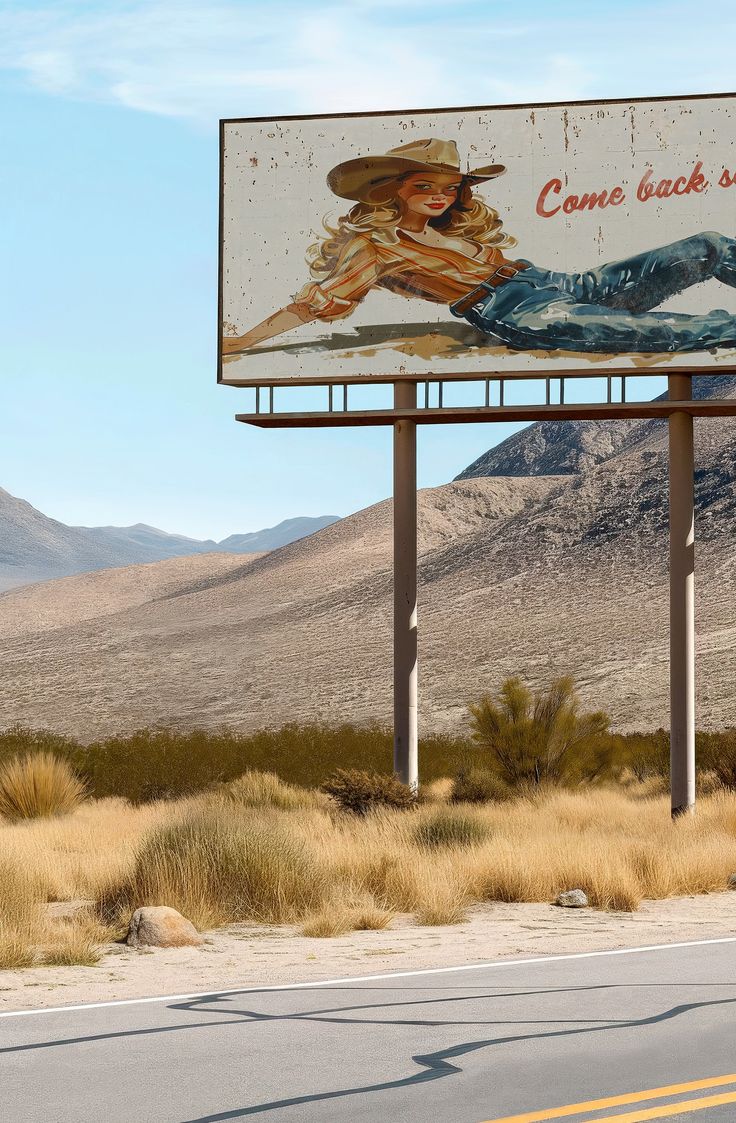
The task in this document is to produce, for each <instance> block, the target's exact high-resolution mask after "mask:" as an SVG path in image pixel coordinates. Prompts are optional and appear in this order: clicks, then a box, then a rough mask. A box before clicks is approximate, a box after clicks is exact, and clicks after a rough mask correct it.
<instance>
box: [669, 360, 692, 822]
mask: <svg viewBox="0 0 736 1123" xmlns="http://www.w3.org/2000/svg"><path fill="white" fill-rule="evenodd" d="M668 396H669V398H670V399H672V400H674V401H690V400H691V398H692V376H691V375H688V374H671V375H670V376H669V380H668ZM694 474H695V463H694V447H693V418H692V415H691V414H689V413H671V414H670V418H669V484H670V788H671V795H672V816H673V818H676V817H678V816H679V815H685V814H688V813H692V812H693V811H694V810H695V497H694V486H695V485H694Z"/></svg>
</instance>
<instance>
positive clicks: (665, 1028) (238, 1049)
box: [0, 941, 736, 1123]
mask: <svg viewBox="0 0 736 1123" xmlns="http://www.w3.org/2000/svg"><path fill="white" fill-rule="evenodd" d="M693 1085H694V1086H693ZM642 1092H644V1093H645V1094H644V1095H643V1096H642V1095H641V1093H642ZM610 1097H614V1102H611V1100H610ZM606 1100H608V1102H606ZM565 1105H568V1107H567V1110H564V1111H561V1110H559V1109H560V1108H563V1107H565ZM553 1109H558V1110H553ZM517 1114H520V1115H521V1119H522V1120H523V1121H524V1123H532V1121H534V1120H545V1119H557V1118H565V1119H567V1118H570V1119H571V1120H572V1121H573V1123H580V1121H582V1120H595V1121H596V1123H603V1121H606V1123H607V1121H609V1120H613V1119H615V1120H616V1121H617V1123H622V1121H624V1123H635V1121H638V1120H644V1119H659V1118H670V1117H673V1118H677V1119H679V1120H683V1121H686V1120H691V1119H692V1120H695V1119H697V1120H698V1121H702V1123H707V1121H709V1120H718V1121H720V1123H733V1121H734V1120H736V941H726V942H709V943H700V944H696V945H690V946H682V947H671V948H665V949H653V950H639V951H635V952H631V953H627V954H595V955H591V956H589V957H585V958H580V957H566V958H562V957H560V958H554V959H547V960H543V961H528V962H525V963H516V964H509V963H506V964H503V963H501V964H496V965H486V966H482V967H478V968H473V969H471V970H457V969H449V970H447V971H432V972H422V973H417V974H414V975H400V974H396V975H393V976H390V977H388V976H387V977H383V978H373V979H357V980H352V981H341V982H335V983H330V984H325V985H313V984H310V985H309V986H305V987H293V988H289V989H278V990H277V989H262V990H254V989H249V990H243V991H239V992H237V993H233V992H229V993H223V994H220V995H217V994H211V995H206V996H201V995H200V996H196V997H193V998H185V999H181V998H178V999H167V1000H163V1001H155V1002H150V1001H149V1002H144V1003H135V1002H134V1003H119V1004H110V1005H107V1006H102V1007H96V1008H95V1007H83V1008H77V1009H72V1010H57V1011H43V1012H34V1013H32V1014H28V1015H21V1016H17V1015H3V1016H2V1017H0V1119H1V1120H2V1123H41V1121H43V1123H67V1121H70V1123H71V1121H74V1123H98V1121H99V1123H130V1121H131V1120H134V1121H135V1123H195V1121H196V1123H204V1121H205V1120H207V1121H213V1123H214V1121H215V1120H231V1119H246V1118H248V1117H250V1116H255V1117H262V1118H264V1119H269V1120H273V1121H274V1123H276V1121H278V1123H290V1121H297V1120H298V1121H299V1123H302V1121H304V1123H329V1121H332V1120H349V1121H351V1123H353V1121H356V1123H357V1121H362V1120H371V1121H376V1120H380V1121H381V1123H383V1121H386V1123H392V1121H394V1120H402V1121H403V1120H411V1121H412V1123H439V1121H451V1123H485V1121H488V1120H497V1119H499V1118H504V1119H505V1118H506V1117H508V1116H515V1115H517ZM519 1123H521V1120H520V1121H519Z"/></svg>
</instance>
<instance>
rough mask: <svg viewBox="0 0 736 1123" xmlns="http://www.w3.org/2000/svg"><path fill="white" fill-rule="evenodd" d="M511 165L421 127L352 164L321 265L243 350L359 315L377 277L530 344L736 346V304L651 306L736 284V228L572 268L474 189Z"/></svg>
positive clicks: (228, 348) (250, 334)
mask: <svg viewBox="0 0 736 1123" xmlns="http://www.w3.org/2000/svg"><path fill="white" fill-rule="evenodd" d="M504 171H505V168H504V167H503V166H502V165H499V164H494V165H492V166H490V167H483V168H477V169H475V170H473V171H468V172H463V171H461V170H460V158H459V156H458V151H457V148H456V146H455V144H454V143H453V142H452V141H445V140H420V141H414V142H413V143H410V144H403V145H401V146H400V147H398V148H393V149H391V150H390V151H388V152H387V153H385V154H384V155H381V156H365V157H361V158H359V159H355V160H348V161H346V162H345V163H342V164H339V165H338V166H337V167H336V168H333V170H332V171H331V172H330V174H329V175H328V177H327V183H328V185H329V187H330V188H331V190H332V191H333V192H334V193H335V194H336V195H338V196H340V198H343V199H350V200H352V201H354V203H355V205H354V206H353V207H352V208H351V209H350V211H349V212H348V214H347V215H346V216H345V217H344V218H341V219H340V220H339V223H338V225H337V228H336V229H334V230H333V229H331V228H330V227H327V230H328V232H329V237H327V238H325V239H324V240H322V241H321V242H320V243H318V244H317V245H316V246H313V247H312V249H311V251H310V271H311V273H312V276H313V277H314V278H315V279H314V280H313V281H312V282H310V283H309V284H306V285H305V286H304V288H302V289H301V290H300V292H298V293H297V294H296V296H295V297H294V300H293V301H292V302H291V303H290V304H288V305H287V306H286V307H285V308H282V309H281V310H280V311H278V312H275V313H274V314H273V315H272V316H269V317H268V319H266V320H264V321H263V322H262V323H260V324H258V325H257V326H256V327H254V328H251V330H250V331H247V332H246V333H245V334H244V335H240V336H230V337H226V338H224V339H223V351H224V352H225V353H226V354H234V353H237V352H239V351H243V350H245V349H247V348H249V347H253V346H254V345H257V344H259V343H262V342H264V341H265V340H267V339H271V338H273V337H274V336H277V335H281V334H282V333H283V332H286V331H290V330H291V329H292V328H296V327H299V326H300V325H301V324H306V323H310V322H311V321H313V320H322V321H327V322H330V321H333V320H339V319H342V318H343V317H345V316H349V315H350V313H351V312H352V311H353V310H354V309H355V307H356V305H357V304H358V303H359V302H360V301H362V300H363V298H364V297H365V296H366V295H367V294H368V293H369V292H370V291H371V289H374V288H385V289H390V290H391V291H392V292H398V293H402V294H404V295H405V296H411V297H421V298H422V299H424V300H430V301H433V302H434V303H436V304H444V305H447V306H449V310H450V311H451V312H452V313H453V314H454V315H455V316H460V317H464V318H465V319H466V320H468V321H469V322H470V323H471V324H472V325H473V327H475V328H477V329H479V330H480V331H481V332H484V333H485V334H486V335H487V336H488V337H489V343H494V344H496V345H497V344H498V343H499V342H500V343H504V344H506V345H507V346H508V347H512V348H515V349H517V350H530V349H534V350H556V349H558V348H559V349H565V350H568V351H588V352H604V353H622V352H667V351H684V352H686V351H702V350H706V349H708V348H712V347H722V346H730V347H736V316H734V315H733V314H731V313H729V312H725V311H723V310H720V309H717V310H714V311H711V312H706V313H704V314H702V315H682V314H678V313H675V312H653V311H651V309H653V308H656V307H657V306H658V305H660V304H662V302H663V301H665V300H667V299H668V298H669V297H671V296H673V295H674V294H675V293H679V292H682V291H683V290H684V289H686V288H688V287H689V286H690V285H695V284H698V283H699V282H701V281H706V280H709V279H710V278H716V279H717V280H719V281H723V282H724V283H725V284H727V285H730V286H732V287H736V240H734V239H733V238H729V237H726V236H724V235H722V234H716V233H703V234H695V235H693V236H692V237H690V238H685V239H683V240H681V241H678V242H674V243H673V244H672V245H668V246H662V247H659V248H658V249H653V250H650V251H648V252H645V253H641V254H637V255H636V256H634V257H630V258H627V259H626V260H623V261H616V262H611V263H609V264H607V265H602V266H600V267H599V268H597V269H590V270H588V271H586V272H584V273H560V272H557V271H556V270H552V269H543V268H540V267H538V266H536V265H533V264H532V263H531V262H529V261H525V260H521V261H515V260H513V259H511V258H509V257H508V256H507V254H506V251H507V250H508V248H509V247H510V246H513V245H514V244H515V241H514V239H513V238H511V237H509V236H508V235H506V234H505V233H504V231H503V230H502V225H501V220H500V218H499V216H498V214H497V212H496V211H494V210H493V209H492V208H491V207H489V206H488V205H487V204H486V203H484V202H483V201H482V200H481V199H479V198H478V197H477V195H475V194H474V193H473V187H474V186H475V185H476V184H479V183H484V182H485V181H487V180H490V179H494V178H495V177H496V176H499V175H501V174H502V173H503V172H504Z"/></svg>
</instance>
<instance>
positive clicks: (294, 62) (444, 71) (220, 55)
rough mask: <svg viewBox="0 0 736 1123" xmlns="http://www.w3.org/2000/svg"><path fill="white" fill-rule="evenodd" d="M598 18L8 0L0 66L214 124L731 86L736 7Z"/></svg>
mask: <svg viewBox="0 0 736 1123" xmlns="http://www.w3.org/2000/svg"><path fill="white" fill-rule="evenodd" d="M590 7H591V6H590V5H589V4H583V3H580V2H578V0H570V2H569V3H568V5H567V7H566V9H565V13H566V14H565V18H564V19H562V18H559V17H558V16H556V15H554V16H553V15H551V14H550V9H549V6H548V5H542V4H541V3H538V2H537V0H527V3H525V5H524V6H523V9H522V11H523V16H522V18H521V19H519V18H516V17H510V16H508V15H507V14H506V10H505V8H504V7H502V6H501V5H499V4H494V2H493V0H483V2H480V0H464V2H463V0H458V2H457V3H456V4H455V5H454V6H448V5H447V4H446V3H445V2H444V0H442V2H440V0H402V2H401V4H400V5H396V4H395V3H394V2H393V0H352V2H343V3H340V4H336V3H321V4H320V3H319V2H315V3H314V4H313V5H311V6H308V5H305V4H303V3H299V2H296V0H277V2H275V3H270V4H269V3H265V2H264V3H251V2H250V0H245V2H244V0H213V2H207V0H202V2H200V3H196V4H195V3H190V2H188V0H153V2H141V0H133V2H127V3H114V4H111V3H109V2H104V3H96V4H95V3H90V2H86V3H85V2H81V0H78V2H76V3H75V2H69V0H60V2H58V3H55V4H53V5H47V6H45V7H44V6H41V5H34V4H33V3H31V4H30V5H29V3H28V2H27V0H24V2H23V3H22V4H17V3H15V4H14V3H12V0H11V3H10V4H6V6H5V8H4V10H3V11H2V12H0V68H2V69H5V70H6V71H10V72H13V73H14V74H15V75H16V78H17V79H19V80H20V81H21V82H23V83H26V84H27V85H29V86H32V87H33V88H35V89H37V90H42V91H44V92H45V93H48V94H50V95H55V96H62V97H68V98H76V99H83V100H95V101H102V102H111V103H116V104H119V105H123V106H127V107H129V108H131V109H137V110H142V111H145V112H149V113H157V114H165V115H170V116H177V117H185V118H192V119H195V120H198V121H204V122H211V121H213V120H214V119H215V118H217V117H219V116H237V115H243V116H247V115H248V114H259V113H268V112H274V113H279V112H280V113H288V112H330V111H339V110H345V111H349V110H360V109H382V108H389V107H391V108H395V107H397V106H421V105H452V104H455V105H459V104H463V103H471V104H479V103H482V102H484V101H485V102H494V101H506V102H508V101H524V100H529V101H534V100H539V101H544V100H558V99H562V98H582V97H592V96H626V95H627V94H629V93H630V94H637V93H644V94H647V93H656V92H662V93H667V92H687V91H688V90H693V89H695V88H698V87H699V88H701V89H707V88H708V85H709V84H710V85H711V86H713V87H714V88H717V87H719V86H721V84H722V82H723V81H727V78H726V76H727V75H730V73H731V67H732V62H731V54H732V50H731V46H730V44H731V43H732V42H733V31H734V27H733V23H734V18H733V15H732V8H731V4H730V0H729V2H728V4H727V3H726V2H725V0H714V2H713V3H711V5H710V13H709V20H701V21H700V22H699V23H697V24H696V25H693V22H692V20H691V18H690V17H691V9H690V6H689V4H688V5H685V4H684V3H681V2H679V0H678V3H675V4H673V3H669V4H667V5H664V4H662V3H651V2H650V3H643V4H642V3H640V4H638V5H637V6H636V7H634V6H629V0H618V3H617V4H616V5H614V4H613V3H609V2H608V0H600V2H599V3H598V4H597V5H596V6H595V13H594V14H591V13H590ZM714 23H715V24H716V25H718V34H717V35H715V34H714V29H713V25H714ZM686 25H687V27H688V31H687V36H685V35H684V34H683V33H682V31H681V30H680V29H681V28H682V27H684V26H686ZM653 44H656V49H655V50H653V49H652V45H653ZM624 66H625V69H624ZM701 75H702V77H701ZM706 76H707V77H706Z"/></svg>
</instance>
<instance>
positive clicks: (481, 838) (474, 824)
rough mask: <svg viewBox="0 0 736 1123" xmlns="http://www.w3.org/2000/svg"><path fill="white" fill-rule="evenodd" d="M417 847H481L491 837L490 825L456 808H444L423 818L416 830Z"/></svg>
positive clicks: (468, 812) (470, 813)
mask: <svg viewBox="0 0 736 1123" xmlns="http://www.w3.org/2000/svg"><path fill="white" fill-rule="evenodd" d="M413 833H414V841H415V842H416V844H417V846H423V847H426V848H429V849H436V848H437V847H440V846H479V845H480V844H481V843H483V842H486V841H487V839H488V838H489V837H490V834H491V828H490V826H489V825H488V823H486V822H484V821H483V820H482V819H480V818H478V817H477V816H476V815H473V814H472V812H470V811H464V810H461V809H460V808H455V807H442V808H438V809H437V810H435V811H433V812H432V813H431V814H430V815H427V816H426V817H424V818H422V819H421V820H420V821H419V822H418V823H417V824H416V826H415V828H414V832H413Z"/></svg>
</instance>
